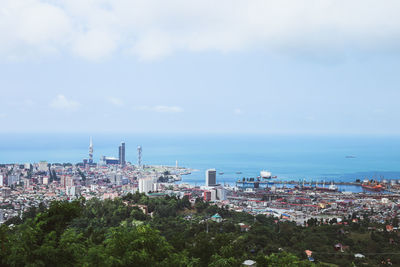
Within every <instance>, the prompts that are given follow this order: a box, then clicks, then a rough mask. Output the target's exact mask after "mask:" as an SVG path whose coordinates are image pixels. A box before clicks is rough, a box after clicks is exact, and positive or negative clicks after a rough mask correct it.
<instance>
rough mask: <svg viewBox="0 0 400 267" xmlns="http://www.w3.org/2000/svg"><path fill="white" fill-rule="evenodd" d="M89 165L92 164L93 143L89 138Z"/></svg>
mask: <svg viewBox="0 0 400 267" xmlns="http://www.w3.org/2000/svg"><path fill="white" fill-rule="evenodd" d="M89 164H93V142H92V137H90V144H89Z"/></svg>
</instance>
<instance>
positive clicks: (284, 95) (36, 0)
mask: <svg viewBox="0 0 400 267" xmlns="http://www.w3.org/2000/svg"><path fill="white" fill-rule="evenodd" d="M150 2H152V1H149V2H146V3H142V4H140V5H139V2H137V1H131V2H129V3H128V2H125V1H102V2H101V3H96V2H86V1H57V2H56V1H40V0H32V1H29V4H28V2H20V3H19V4H14V1H5V3H4V5H3V7H2V8H3V9H2V10H3V11H2V12H3V13H4V14H3V13H2V14H3V15H4V16H0V25H4V27H0V43H1V44H2V45H0V72H1V73H2V74H1V79H0V88H2V90H1V93H2V97H1V99H0V123H1V125H3V127H1V129H0V133H18V132H21V133H32V132H55V133H60V132H62V133H75V132H88V133H97V132H98V133H108V132H113V133H115V132H122V133H163V134H164V133H172V134H173V133H221V134H223V133H234V134H235V133H237V134H241V133H255V134H267V133H268V134H317V135H321V134H357V135H374V134H380V135H382V134H383V135H398V134H400V126H399V124H398V115H399V113H400V107H399V106H398V104H397V99H398V98H399V97H400V90H399V88H398V84H399V79H400V78H399V77H400V75H398V70H399V69H400V63H399V62H400V60H399V59H400V58H399V53H398V51H399V50H398V38H396V36H398V34H399V33H400V19H399V18H398V16H397V12H396V11H397V10H398V8H399V5H400V4H399V3H398V2H396V1H385V3H382V2H380V1H374V0H371V1H368V4H366V3H365V1H359V0H355V1H349V2H346V3H342V2H331V1H329V2H328V1H321V2H312V3H310V2H308V1H296V2H291V1H269V2H268V4H267V3H266V2H265V1H252V2H251V3H249V2H246V1H238V2H235V3H233V4H229V3H228V2H224V1H222V2H219V3H211V2H209V1H201V2H199V1H194V2H192V3H191V4H188V3H187V4H182V3H180V1H176V2H173V3H168V4H167V3H163V4H162V5H161V6H159V5H154V3H153V4H151V3H150ZM164 5H167V6H164ZM138 10H141V11H142V12H138ZM161 10H163V11H161ZM241 10H246V12H240V11H241ZM353 10H357V12H354V13H353ZM126 11H129V12H126ZM221 14H223V15H221ZM49 20H51V21H52V23H51V24H49V23H45V22H46V21H49ZM211 22H212V23H211ZM183 25H185V27H183ZM47 121H51V124H49V123H45V122H47ZM132 121H134V123H131V122H132Z"/></svg>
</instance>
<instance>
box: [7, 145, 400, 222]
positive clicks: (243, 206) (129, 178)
mask: <svg viewBox="0 0 400 267" xmlns="http://www.w3.org/2000/svg"><path fill="white" fill-rule="evenodd" d="M118 151H119V156H118V158H114V159H113V158H109V157H102V160H101V161H100V162H99V163H98V164H96V163H95V162H94V161H93V143H92V140H90V145H89V158H88V159H85V160H84V161H83V163H78V164H75V165H73V164H57V163H56V164H50V163H48V162H46V161H41V162H38V163H33V164H30V163H26V164H0V223H2V222H4V221H5V220H7V219H9V218H11V217H14V216H20V215H21V214H22V212H24V211H26V210H27V209H29V208H30V207H33V206H35V207H36V206H38V205H39V204H40V203H43V204H45V205H47V204H48V203H50V202H51V201H53V200H72V199H76V198H79V197H84V198H86V199H90V198H93V197H96V198H100V199H109V198H111V199H113V198H115V197H120V196H123V195H125V194H127V193H134V192H136V191H139V192H140V193H146V194H148V195H149V196H153V197H159V196H164V195H166V194H169V195H171V194H174V195H178V196H181V197H183V196H188V197H189V200H190V201H191V202H192V203H193V204H194V203H195V201H196V199H197V198H202V199H204V201H209V202H213V203H215V204H216V205H221V206H224V207H226V206H228V207H230V208H231V209H233V210H236V211H241V212H247V213H251V214H255V215H256V214H265V215H271V216H275V217H277V218H279V219H282V220H290V221H295V222H296V223H298V224H304V222H305V221H307V219H309V218H318V219H322V220H324V221H329V220H332V219H334V218H335V219H336V221H338V220H340V218H341V217H343V216H349V215H352V214H354V213H356V214H367V213H368V214H370V217H369V219H370V220H372V221H376V222H385V221H387V220H388V219H391V218H394V217H399V216H400V212H399V209H400V202H399V195H398V194H397V193H393V192H385V193H378V194H368V193H365V192H363V193H351V192H339V191H337V190H334V191H310V190H304V188H305V187H303V188H300V187H299V188H296V187H292V188H278V187H276V186H271V187H259V188H256V187H254V188H252V189H251V190H249V188H246V187H243V186H242V187H238V186H222V185H220V184H218V183H217V171H216V170H215V169H208V170H206V172H205V184H204V186H194V185H190V184H184V183H180V184H176V183H175V181H177V180H180V179H181V175H183V174H187V173H190V171H191V170H189V169H186V168H182V167H178V164H176V166H173V167H170V166H150V165H146V166H144V165H142V148H141V147H140V146H139V147H138V150H137V151H138V159H137V164H136V165H133V164H131V163H130V162H127V161H126V157H125V153H126V147H125V143H124V142H122V143H121V145H120V146H119V149H118ZM393 187H394V188H396V186H395V185H393ZM378 211H379V212H378ZM371 214H372V215H371ZM399 219H400V217H399Z"/></svg>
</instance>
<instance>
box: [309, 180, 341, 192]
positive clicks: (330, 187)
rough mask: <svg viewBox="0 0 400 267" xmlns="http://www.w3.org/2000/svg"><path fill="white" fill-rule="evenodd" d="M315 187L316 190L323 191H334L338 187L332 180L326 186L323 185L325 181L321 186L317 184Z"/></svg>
mask: <svg viewBox="0 0 400 267" xmlns="http://www.w3.org/2000/svg"><path fill="white" fill-rule="evenodd" d="M315 189H316V190H317V191H323V192H336V191H338V187H337V186H336V185H334V184H333V182H332V183H331V184H330V185H329V186H328V187H325V182H324V183H323V185H322V187H320V186H318V184H317V185H316V186H315Z"/></svg>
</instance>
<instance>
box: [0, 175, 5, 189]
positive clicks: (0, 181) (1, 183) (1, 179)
mask: <svg viewBox="0 0 400 267" xmlns="http://www.w3.org/2000/svg"><path fill="white" fill-rule="evenodd" d="M3 186H4V184H3V175H1V174H0V187H3Z"/></svg>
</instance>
